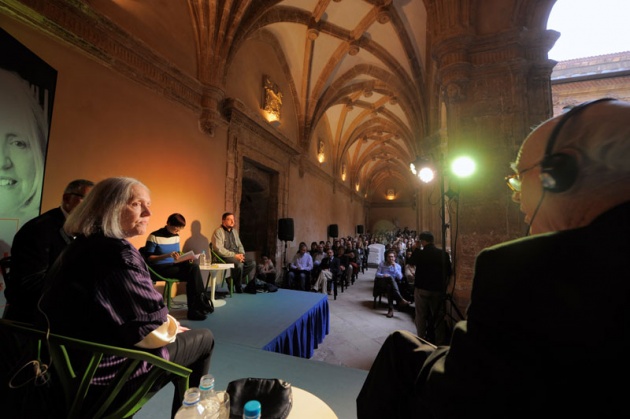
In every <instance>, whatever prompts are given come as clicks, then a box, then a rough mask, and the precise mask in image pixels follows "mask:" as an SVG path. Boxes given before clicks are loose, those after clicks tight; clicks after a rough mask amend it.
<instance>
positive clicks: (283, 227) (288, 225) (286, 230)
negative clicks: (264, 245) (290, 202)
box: [278, 218, 293, 242]
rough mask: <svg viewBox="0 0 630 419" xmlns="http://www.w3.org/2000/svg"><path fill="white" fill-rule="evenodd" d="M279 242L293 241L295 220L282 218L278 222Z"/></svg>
mask: <svg viewBox="0 0 630 419" xmlns="http://www.w3.org/2000/svg"><path fill="white" fill-rule="evenodd" d="M278 240H280V241H283V242H292V241H293V218H280V219H279V220H278Z"/></svg>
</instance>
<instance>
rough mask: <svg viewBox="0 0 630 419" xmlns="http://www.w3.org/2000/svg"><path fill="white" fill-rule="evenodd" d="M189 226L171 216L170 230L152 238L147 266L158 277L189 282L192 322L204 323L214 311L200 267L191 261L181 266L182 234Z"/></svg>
mask: <svg viewBox="0 0 630 419" xmlns="http://www.w3.org/2000/svg"><path fill="white" fill-rule="evenodd" d="M185 226H186V219H185V218H184V216H183V215H181V214H178V213H174V214H171V215H169V217H168V219H167V220H166V226H164V227H162V228H161V229H159V230H156V231H154V232H152V233H151V234H149V237H147V242H146V245H145V247H144V248H143V254H144V257H145V258H146V261H147V263H148V264H149V265H150V266H151V268H152V269H153V270H154V271H156V272H157V273H158V274H160V275H162V276H164V277H167V278H175V279H178V280H179V281H181V282H186V299H187V304H188V319H189V320H204V319H205V318H206V314H207V313H211V312H212V311H214V309H213V307H212V306H211V305H210V303H209V302H208V299H207V297H206V295H205V294H204V286H203V278H202V276H201V271H200V270H199V266H198V265H196V264H194V263H190V261H185V262H179V263H178V261H177V259H178V258H179V255H180V247H179V234H178V233H179V232H180V231H181V230H182V229H183V228H184V227H185Z"/></svg>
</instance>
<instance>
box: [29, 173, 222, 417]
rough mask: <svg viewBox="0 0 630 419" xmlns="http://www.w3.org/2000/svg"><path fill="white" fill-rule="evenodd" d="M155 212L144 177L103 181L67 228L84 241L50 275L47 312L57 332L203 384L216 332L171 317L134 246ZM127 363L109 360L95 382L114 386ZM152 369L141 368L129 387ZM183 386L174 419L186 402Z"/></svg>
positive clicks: (176, 399) (70, 249) (75, 244)
mask: <svg viewBox="0 0 630 419" xmlns="http://www.w3.org/2000/svg"><path fill="white" fill-rule="evenodd" d="M150 206H151V198H150V196H149V190H148V189H147V187H146V186H144V185H143V184H142V183H141V182H139V181H138V180H136V179H132V178H127V177H116V178H109V179H105V180H103V181H101V182H99V183H97V184H96V185H95V186H94V188H93V189H92V191H91V192H90V193H89V194H88V195H87V197H86V198H85V199H84V200H83V201H82V202H81V203H80V204H79V205H78V206H77V207H76V208H75V209H74V211H73V212H72V213H71V214H70V215H69V216H68V219H67V220H66V223H65V224H64V230H65V231H66V233H67V234H68V235H70V236H76V239H75V240H74V241H73V242H72V243H71V244H70V245H68V246H67V247H66V248H65V249H64V251H63V253H62V254H61V255H60V256H59V258H58V259H57V260H56V262H55V263H54V264H53V266H52V268H51V269H50V270H49V271H48V274H47V276H46V280H45V282H46V288H45V290H44V293H43V296H42V299H41V303H40V307H41V310H40V311H41V313H42V314H43V315H44V317H45V319H44V324H46V325H47V326H49V327H50V330H51V331H52V332H53V333H59V334H62V335H66V336H71V337H76V338H79V339H84V340H89V341H95V342H99V343H104V344H106V345H113V346H121V347H126V348H132V349H133V348H142V349H145V350H148V351H150V352H152V353H154V354H156V355H158V356H161V357H162V358H164V359H167V360H169V361H171V362H175V363H177V364H181V365H184V366H186V367H188V368H190V369H192V374H191V375H190V382H191V383H198V382H199V380H200V379H201V376H202V375H204V374H206V373H208V370H209V368H210V357H211V355H212V350H213V348H214V337H213V335H212V332H211V331H210V330H208V329H206V328H199V329H193V330H189V329H188V328H185V327H182V326H181V325H180V324H179V322H178V321H177V320H175V319H174V318H173V317H172V316H170V315H169V314H168V309H167V307H166V306H165V304H164V301H163V299H162V295H161V294H160V293H159V292H157V291H156V290H155V288H154V287H153V282H152V281H151V276H150V274H149V271H148V268H147V266H146V264H145V262H144V259H143V257H142V255H141V254H140V252H139V251H138V250H137V249H136V248H135V247H134V246H133V245H132V244H131V243H130V242H129V241H128V239H129V238H131V237H135V236H139V235H144V234H145V233H146V230H147V225H148V224H149V218H150V216H151V210H150ZM122 361H124V358H120V357H114V356H112V357H108V358H107V359H105V358H104V359H103V361H101V364H100V366H99V369H98V371H97V373H96V375H95V378H94V381H93V384H94V385H97V386H98V385H103V386H107V385H111V380H112V378H113V376H114V371H115V370H116V368H117V367H118V365H120V363H121V362H122ZM150 368H151V366H150V365H148V364H147V363H145V362H143V363H141V364H140V365H139V366H138V368H137V369H136V371H135V372H134V373H133V374H132V375H131V376H130V377H129V379H128V381H127V384H126V385H129V386H133V385H134V383H135V382H136V381H137V380H136V379H138V378H139V377H142V375H144V374H147V373H148V372H149V370H150ZM175 387H176V391H175V394H174V396H173V407H172V409H173V410H172V413H173V414H175V412H176V411H177V409H178V408H179V406H180V405H181V401H182V400H183V397H184V395H183V394H178V392H177V386H175Z"/></svg>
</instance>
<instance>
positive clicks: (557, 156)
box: [540, 98, 616, 193]
mask: <svg viewBox="0 0 630 419" xmlns="http://www.w3.org/2000/svg"><path fill="white" fill-rule="evenodd" d="M609 100H616V99H613V98H602V99H597V100H593V101H590V102H585V103H582V104H580V105H577V106H576V107H574V108H573V109H571V110H570V111H568V112H567V113H566V114H564V116H563V117H562V118H560V120H559V121H558V123H557V124H556V126H555V128H554V129H553V131H552V132H551V135H550V136H549V140H548V141H547V146H546V147H545V156H544V157H543V159H542V161H541V162H540V181H541V184H542V187H543V189H544V190H545V191H549V192H554V193H560V192H564V191H567V190H569V189H570V188H571V186H573V184H574V183H575V181H576V180H577V176H578V172H579V170H578V163H577V158H576V156H574V155H571V154H567V153H554V152H553V149H554V146H555V145H556V141H557V140H558V135H559V134H560V131H561V130H562V127H564V125H565V124H566V123H567V121H568V120H569V119H571V118H572V117H575V116H576V115H578V114H580V113H581V112H582V111H583V110H584V109H585V108H587V107H589V106H591V105H593V104H595V103H599V102H604V101H609Z"/></svg>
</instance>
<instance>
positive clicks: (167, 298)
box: [147, 264, 179, 310]
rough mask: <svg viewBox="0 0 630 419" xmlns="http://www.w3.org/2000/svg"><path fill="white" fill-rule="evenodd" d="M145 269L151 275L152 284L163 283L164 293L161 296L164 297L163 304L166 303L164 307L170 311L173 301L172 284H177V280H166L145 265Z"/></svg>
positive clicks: (149, 266)
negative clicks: (147, 269) (146, 268)
mask: <svg viewBox="0 0 630 419" xmlns="http://www.w3.org/2000/svg"><path fill="white" fill-rule="evenodd" d="M147 267H148V268H149V273H150V274H151V279H152V280H153V282H158V281H164V293H163V294H162V295H163V297H164V302H166V307H168V309H169V310H170V309H171V304H172V301H173V296H172V295H173V294H172V290H173V284H177V283H179V279H175V278H166V277H164V276H162V275H160V274H159V273H157V272H155V271H154V270H153V268H152V267H151V265H149V264H147Z"/></svg>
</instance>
